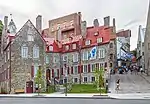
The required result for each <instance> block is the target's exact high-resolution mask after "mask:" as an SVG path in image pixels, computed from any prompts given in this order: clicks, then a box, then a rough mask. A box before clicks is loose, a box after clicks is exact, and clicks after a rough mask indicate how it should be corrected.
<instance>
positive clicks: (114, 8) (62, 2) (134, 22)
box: [0, 0, 149, 50]
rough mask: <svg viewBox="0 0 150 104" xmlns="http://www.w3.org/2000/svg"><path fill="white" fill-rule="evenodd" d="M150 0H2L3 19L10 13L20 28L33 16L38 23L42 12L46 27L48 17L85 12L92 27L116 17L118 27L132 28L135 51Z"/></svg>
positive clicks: (1, 11) (132, 44) (0, 16)
mask: <svg viewBox="0 0 150 104" xmlns="http://www.w3.org/2000/svg"><path fill="white" fill-rule="evenodd" d="M148 3H149V0H0V18H2V16H5V15H7V16H10V14H12V18H13V19H14V21H15V23H16V26H17V29H18V30H19V29H20V28H21V27H22V26H23V25H24V23H25V22H26V21H27V20H28V19H30V20H31V21H32V22H33V23H34V24H35V18H36V17H37V15H39V14H40V15H42V18H43V24H42V27H43V29H44V28H47V27H48V20H51V19H54V18H58V17H60V16H64V15H68V14H71V13H75V12H81V13H82V19H83V20H86V21H87V23H88V26H91V25H93V20H94V19H96V18H97V19H98V20H99V23H100V25H103V18H104V17H106V16H110V17H111V24H112V18H115V19H116V27H117V30H120V29H131V31H132V34H131V35H132V36H131V50H133V49H135V48H136V46H137V45H136V43H137V36H138V26H139V25H142V26H143V27H145V25H146V21H147V12H148Z"/></svg>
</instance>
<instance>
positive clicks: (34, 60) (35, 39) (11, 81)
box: [0, 16, 46, 93]
mask: <svg viewBox="0 0 150 104" xmlns="http://www.w3.org/2000/svg"><path fill="white" fill-rule="evenodd" d="M39 18H41V16H38V17H37V20H38V21H37V22H36V24H38V23H41V22H42V21H41V19H39ZM5 19H7V18H5ZM11 21H12V20H11ZM4 25H5V26H6V28H5V31H4V32H5V34H4V36H3V37H6V44H3V45H4V46H5V47H4V48H3V52H2V53H3V54H2V55H3V60H2V61H3V62H1V63H3V64H2V67H1V69H0V76H1V77H0V86H1V87H2V88H4V89H5V91H6V92H7V93H15V92H17V91H18V90H22V91H21V92H27V93H28V92H34V89H33V87H34V86H35V84H34V80H35V76H36V73H37V69H39V66H41V70H42V72H43V73H44V74H42V78H43V79H45V73H46V72H45V70H44V69H45V64H44V63H45V61H44V56H45V41H44V39H43V38H42V36H41V34H40V33H39V32H40V31H38V29H39V28H38V29H36V27H35V26H34V25H33V24H32V22H31V21H30V20H28V21H27V22H26V23H25V24H24V25H23V27H22V28H21V29H20V30H19V31H18V32H17V33H15V32H16V30H13V29H16V28H14V26H13V24H11V26H10V25H8V28H7V22H6V24H4ZM11 29H12V30H11ZM4 43H5V42H4ZM28 81H31V82H33V83H31V85H28V84H27V82H28ZM44 86H45V85H43V88H44ZM29 87H30V88H29ZM43 90H44V89H43Z"/></svg>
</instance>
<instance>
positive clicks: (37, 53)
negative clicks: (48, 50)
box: [33, 45, 39, 58]
mask: <svg viewBox="0 0 150 104" xmlns="http://www.w3.org/2000/svg"><path fill="white" fill-rule="evenodd" d="M33 58H39V47H38V46H36V45H34V47H33Z"/></svg>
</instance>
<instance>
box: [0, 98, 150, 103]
mask: <svg viewBox="0 0 150 104" xmlns="http://www.w3.org/2000/svg"><path fill="white" fill-rule="evenodd" d="M149 102H150V100H117V99H71V98H69V99H68V98H66V99H65V98H62V99H61V98H0V104H149Z"/></svg>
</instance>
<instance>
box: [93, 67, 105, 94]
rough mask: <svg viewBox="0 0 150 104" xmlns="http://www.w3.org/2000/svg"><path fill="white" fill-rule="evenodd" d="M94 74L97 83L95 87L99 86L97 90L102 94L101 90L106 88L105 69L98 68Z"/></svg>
mask: <svg viewBox="0 0 150 104" xmlns="http://www.w3.org/2000/svg"><path fill="white" fill-rule="evenodd" d="M94 74H95V82H94V85H96V86H97V88H98V89H99V91H100V93H101V88H102V87H104V78H103V76H104V69H103V68H102V67H101V68H100V69H99V68H96V69H95V70H94Z"/></svg>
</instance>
